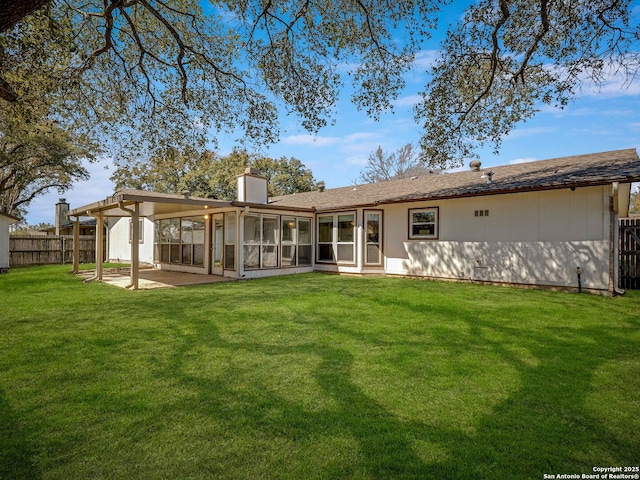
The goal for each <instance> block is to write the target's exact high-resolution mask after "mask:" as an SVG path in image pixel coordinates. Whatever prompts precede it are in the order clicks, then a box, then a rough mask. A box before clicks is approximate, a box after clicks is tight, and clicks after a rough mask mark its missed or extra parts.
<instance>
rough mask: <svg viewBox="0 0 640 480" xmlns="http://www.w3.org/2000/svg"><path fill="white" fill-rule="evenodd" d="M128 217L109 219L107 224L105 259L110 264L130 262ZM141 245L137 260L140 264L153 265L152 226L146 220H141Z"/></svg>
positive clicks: (151, 223) (150, 222) (149, 221)
mask: <svg viewBox="0 0 640 480" xmlns="http://www.w3.org/2000/svg"><path fill="white" fill-rule="evenodd" d="M130 220H131V218H130V217H123V218H110V219H109V220H108V222H107V224H108V229H109V231H108V240H107V258H108V259H109V261H111V262H118V261H120V262H130V261H131V244H130V243H129V222H130ZM143 225H144V227H143V232H141V234H142V235H143V236H142V238H143V240H144V241H143V243H141V244H140V253H139V260H140V262H141V263H153V233H154V225H153V222H152V221H151V220H149V219H148V218H143Z"/></svg>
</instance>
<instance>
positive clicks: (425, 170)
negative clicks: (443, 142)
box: [359, 143, 435, 183]
mask: <svg viewBox="0 0 640 480" xmlns="http://www.w3.org/2000/svg"><path fill="white" fill-rule="evenodd" d="M431 173H435V171H434V170H432V169H430V168H429V166H427V165H425V163H424V162H423V161H421V160H420V157H419V152H418V151H417V150H416V148H415V147H414V146H413V145H412V144H410V143H408V144H406V145H405V146H404V147H401V148H399V149H398V150H396V151H395V152H392V153H387V152H385V151H384V150H382V147H378V148H377V149H376V151H375V152H372V153H370V154H369V158H368V159H367V165H366V166H365V168H364V170H363V171H362V172H360V177H359V180H361V181H362V182H364V183H377V182H386V181H388V180H399V179H402V178H411V177H413V176H414V175H425V174H431Z"/></svg>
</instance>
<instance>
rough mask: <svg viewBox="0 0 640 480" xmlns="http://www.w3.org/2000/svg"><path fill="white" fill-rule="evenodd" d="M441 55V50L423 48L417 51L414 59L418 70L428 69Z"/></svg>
mask: <svg viewBox="0 0 640 480" xmlns="http://www.w3.org/2000/svg"><path fill="white" fill-rule="evenodd" d="M439 55H440V51H439V50H421V51H419V52H418V53H416V57H415V60H414V66H415V69H416V70H420V71H423V72H424V71H426V70H428V69H429V68H431V66H432V65H433V63H434V62H435V61H436V59H437V58H438V56H439Z"/></svg>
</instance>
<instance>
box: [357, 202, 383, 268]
mask: <svg viewBox="0 0 640 480" xmlns="http://www.w3.org/2000/svg"><path fill="white" fill-rule="evenodd" d="M368 214H376V215H378V241H377V242H370V241H369V238H368V228H367V227H368V224H369V221H368V219H367V215H368ZM383 216H384V210H363V212H362V229H363V232H364V248H363V250H364V265H365V266H379V265H382V264H383V263H384V254H383V250H382V247H383V225H384V223H383ZM369 245H377V246H378V256H379V258H378V261H376V262H370V261H368V260H369V253H368V252H369V248H368V247H369Z"/></svg>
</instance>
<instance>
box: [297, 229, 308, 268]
mask: <svg viewBox="0 0 640 480" xmlns="http://www.w3.org/2000/svg"><path fill="white" fill-rule="evenodd" d="M298 265H311V219H310V218H299V219H298Z"/></svg>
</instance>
